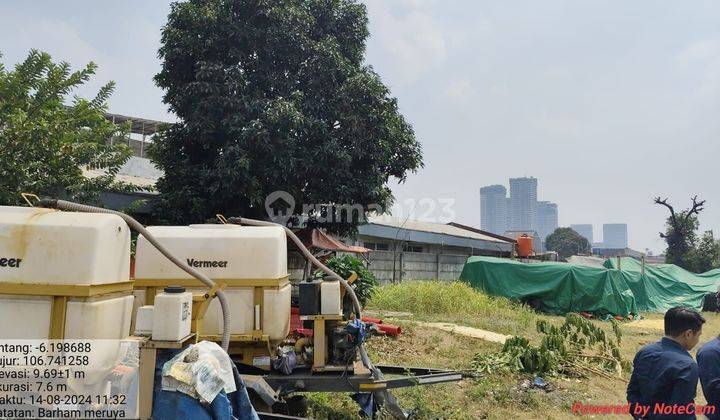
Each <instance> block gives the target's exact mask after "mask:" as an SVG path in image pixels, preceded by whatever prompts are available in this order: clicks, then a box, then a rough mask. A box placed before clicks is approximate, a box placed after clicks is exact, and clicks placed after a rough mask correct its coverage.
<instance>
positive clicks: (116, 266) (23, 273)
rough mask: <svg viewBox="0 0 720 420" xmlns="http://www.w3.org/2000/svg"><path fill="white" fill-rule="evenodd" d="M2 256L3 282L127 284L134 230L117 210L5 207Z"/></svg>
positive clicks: (1, 211) (0, 213)
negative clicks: (82, 210) (57, 209)
mask: <svg viewBox="0 0 720 420" xmlns="http://www.w3.org/2000/svg"><path fill="white" fill-rule="evenodd" d="M2 259H6V261H5V263H4V264H1V263H0V282H12V283H35V284H37V283H42V284H76V285H91V284H107V283H121V282H127V281H129V277H130V231H129V229H128V227H127V224H125V222H124V221H123V220H122V219H121V218H120V217H118V216H115V215H113V214H102V213H75V212H61V211H56V210H49V209H41V208H34V207H5V206H0V262H2ZM10 262H12V264H10Z"/></svg>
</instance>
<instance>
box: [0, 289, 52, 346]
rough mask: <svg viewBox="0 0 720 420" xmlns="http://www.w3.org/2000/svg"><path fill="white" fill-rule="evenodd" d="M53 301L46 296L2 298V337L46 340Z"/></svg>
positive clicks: (0, 329) (0, 333)
mask: <svg viewBox="0 0 720 420" xmlns="http://www.w3.org/2000/svg"><path fill="white" fill-rule="evenodd" d="M51 307H52V299H51V298H49V297H46V296H12V295H2V296H0V319H4V320H5V321H4V322H2V323H0V337H2V338H3V339H7V340H21V339H46V338H48V335H49V332H50V309H51Z"/></svg>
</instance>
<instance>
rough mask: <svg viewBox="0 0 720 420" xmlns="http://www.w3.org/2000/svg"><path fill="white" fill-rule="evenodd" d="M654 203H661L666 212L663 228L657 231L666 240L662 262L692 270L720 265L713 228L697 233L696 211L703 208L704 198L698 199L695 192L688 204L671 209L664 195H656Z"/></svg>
mask: <svg viewBox="0 0 720 420" xmlns="http://www.w3.org/2000/svg"><path fill="white" fill-rule="evenodd" d="M655 203H656V204H658V205H662V206H665V207H666V208H667V209H668V211H669V212H670V216H668V218H667V220H666V221H665V232H660V237H661V238H663V239H665V242H666V243H667V249H666V251H665V262H666V263H668V264H675V265H677V266H680V267H682V268H684V269H686V270H689V271H693V272H696V273H702V272H705V271H708V270H711V269H713V268H718V267H720V243H718V241H717V240H715V238H714V236H713V232H712V231H711V230H708V231H706V232H705V233H704V234H703V235H702V237H701V238H700V239H698V236H697V230H698V227H699V221H698V215H699V214H700V212H701V211H703V209H704V206H705V200H701V201H698V198H697V196H695V197H693V198H692V206H691V207H690V208H688V209H685V210H680V211H677V210H675V208H674V207H673V206H672V205H671V204H670V203H668V199H667V198H665V199H660V197H657V198H656V199H655Z"/></svg>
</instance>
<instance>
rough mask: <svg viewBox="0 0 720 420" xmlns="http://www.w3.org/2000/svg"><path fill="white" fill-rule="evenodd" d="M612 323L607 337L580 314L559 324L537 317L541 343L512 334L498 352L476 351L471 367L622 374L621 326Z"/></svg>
mask: <svg viewBox="0 0 720 420" xmlns="http://www.w3.org/2000/svg"><path fill="white" fill-rule="evenodd" d="M611 322H612V323H613V336H612V337H608V335H607V334H606V333H605V330H603V329H602V328H600V327H598V326H597V325H595V324H593V323H592V322H590V321H588V320H587V319H585V318H583V317H581V316H580V315H577V314H568V315H567V316H566V317H565V322H564V323H563V324H562V325H561V326H560V327H558V326H555V325H552V324H550V323H549V322H547V321H545V320H538V321H537V331H538V332H539V333H540V334H542V338H541V340H540V345H539V346H533V345H531V344H530V341H529V340H528V339H527V338H524V337H511V338H509V339H508V340H507V341H506V342H505V345H504V346H503V348H502V350H500V352H499V353H495V354H481V353H478V354H476V355H475V357H474V358H473V362H472V366H473V368H474V369H475V370H476V371H477V372H478V373H494V372H498V371H501V372H502V371H506V372H523V373H534V374H549V375H556V374H564V375H568V376H586V375H587V374H588V373H593V374H597V375H600V376H604V377H612V375H613V374H615V375H616V376H622V371H623V369H625V370H628V369H629V364H628V362H627V361H625V360H623V358H622V356H621V355H620V347H619V345H620V341H621V339H622V332H621V330H620V326H619V324H618V323H617V321H615V320H612V321H611Z"/></svg>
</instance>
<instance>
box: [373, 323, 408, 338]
mask: <svg viewBox="0 0 720 420" xmlns="http://www.w3.org/2000/svg"><path fill="white" fill-rule="evenodd" d="M377 327H378V329H379V330H380V331H383V332H384V333H385V334H387V335H389V336H391V337H397V336H398V335H400V333H401V332H402V328H401V327H400V326H399V325H392V324H378V326H377Z"/></svg>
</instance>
